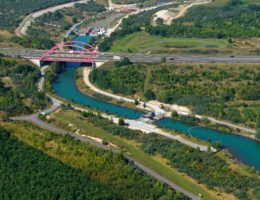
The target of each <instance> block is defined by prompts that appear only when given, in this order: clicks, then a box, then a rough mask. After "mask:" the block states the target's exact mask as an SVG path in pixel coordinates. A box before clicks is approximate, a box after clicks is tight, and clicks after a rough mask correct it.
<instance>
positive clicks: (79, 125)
mask: <svg viewBox="0 0 260 200" xmlns="http://www.w3.org/2000/svg"><path fill="white" fill-rule="evenodd" d="M51 121H52V122H53V123H55V124H56V125H58V126H60V127H62V128H66V129H68V128H69V126H68V125H69V124H70V125H73V129H74V130H76V129H79V130H80V134H86V135H89V136H93V137H98V138H101V139H103V140H105V141H107V142H111V143H113V144H115V145H117V146H118V147H119V148H120V150H122V151H124V152H125V153H127V154H128V155H129V156H131V157H133V158H135V159H136V160H137V161H139V162H141V163H143V164H144V165H146V166H149V168H151V169H153V170H155V171H156V172H158V173H159V174H161V175H162V176H164V177H166V178H168V179H169V180H172V181H173V182H175V183H177V184H179V185H180V186H182V187H183V188H185V189H187V190H188V191H191V192H193V193H194V194H199V193H200V194H203V197H204V198H203V199H218V198H220V199H229V198H230V197H231V196H228V195H227V194H223V193H221V192H216V191H214V192H213V191H210V192H209V191H207V189H206V188H205V186H203V185H201V184H198V183H196V182H195V181H194V180H193V179H191V178H189V177H187V176H186V175H184V174H183V173H179V172H178V171H177V170H175V169H174V168H172V167H170V166H169V165H167V164H166V163H167V162H165V159H160V156H156V157H155V158H152V157H151V156H148V155H147V154H146V153H144V152H143V151H141V150H140V149H139V148H138V144H136V142H135V141H130V140H126V139H123V138H120V137H118V136H114V135H112V134H109V133H108V132H105V131H104V130H102V129H100V128H98V127H95V126H93V124H91V123H90V122H88V121H87V120H84V119H83V118H82V117H80V114H79V113H77V112H75V111H60V112H58V113H55V114H54V115H53V116H52V117H51ZM217 193H218V195H219V196H218V195H217Z"/></svg>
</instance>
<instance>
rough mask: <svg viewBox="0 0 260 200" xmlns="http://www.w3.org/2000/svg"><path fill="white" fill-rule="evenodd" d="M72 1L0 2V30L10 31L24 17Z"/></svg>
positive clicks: (3, 0)
mask: <svg viewBox="0 0 260 200" xmlns="http://www.w3.org/2000/svg"><path fill="white" fill-rule="evenodd" d="M72 1H74V0H48V1H45V2H44V3H43V2H42V0H34V1H32V0H22V1H13V0H0V10H1V12H0V28H4V29H7V30H9V31H12V30H14V28H15V27H16V26H17V25H18V24H19V23H20V22H21V21H22V19H23V18H24V16H26V15H28V14H30V13H32V12H34V11H37V10H42V9H44V8H47V7H50V6H54V5H58V4H61V3H67V2H72Z"/></svg>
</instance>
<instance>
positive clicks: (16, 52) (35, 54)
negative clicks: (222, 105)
mask: <svg viewBox="0 0 260 200" xmlns="http://www.w3.org/2000/svg"><path fill="white" fill-rule="evenodd" d="M45 52H46V51H45V50H37V49H10V48H1V49H0V54H3V55H5V56H11V57H23V58H28V59H39V58H40V57H41V56H42V55H43V54H44V53H45ZM62 54H63V53H62ZM63 55H65V56H63V57H62V58H65V59H67V60H71V59H73V58H77V59H80V57H78V56H76V55H73V54H68V53H64V54H63ZM114 56H119V57H121V58H123V57H128V58H129V59H130V60H132V61H133V62H144V63H153V62H160V61H161V59H162V57H166V62H168V63H174V62H179V63H193V62H201V63H260V56H214V55H199V56H196V55H174V54H142V53H100V54H99V56H98V57H97V58H95V59H94V60H95V61H97V62H103V61H115V59H114ZM53 58H54V57H53ZM55 58H61V57H58V55H57V56H55Z"/></svg>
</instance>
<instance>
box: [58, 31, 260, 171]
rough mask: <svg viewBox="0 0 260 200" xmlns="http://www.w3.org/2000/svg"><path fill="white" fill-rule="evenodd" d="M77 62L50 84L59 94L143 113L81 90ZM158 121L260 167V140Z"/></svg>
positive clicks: (119, 111)
mask: <svg viewBox="0 0 260 200" xmlns="http://www.w3.org/2000/svg"><path fill="white" fill-rule="evenodd" d="M77 40H79V41H88V40H89V38H88V36H83V37H79V38H78V39H77ZM79 66H80V64H79V63H69V64H68V66H67V69H66V70H65V71H64V72H63V73H61V74H60V75H59V77H58V78H57V79H56V81H55V82H54V84H53V88H54V91H55V92H56V93H57V94H58V95H59V96H61V97H63V98H65V99H68V100H71V101H73V102H75V103H79V104H82V105H86V106H89V107H93V108H96V109H98V110H100V111H103V112H110V113H112V114H116V115H118V116H121V117H127V118H130V119H138V118H139V117H140V116H142V115H143V114H144V113H142V112H139V111H136V110H133V109H130V108H126V107H122V106H118V105H115V104H111V103H107V102H103V101H100V100H97V99H95V98H92V97H89V96H87V95H85V94H83V93H82V92H80V91H79V90H78V89H77V87H76V84H75V73H76V68H77V67H79ZM157 124H158V126H160V127H165V128H169V129H172V130H175V131H178V132H182V133H184V134H188V135H191V136H193V137H196V138H198V139H201V140H205V141H208V140H210V141H212V142H216V141H219V142H221V144H222V145H223V147H224V148H226V149H228V150H229V151H230V152H231V153H232V154H233V156H234V157H236V158H237V159H238V160H240V161H242V162H243V163H246V164H248V165H250V166H253V167H255V168H256V169H258V170H260V142H257V141H254V140H251V139H248V138H246V137H242V136H237V135H234V134H229V133H224V132H221V131H217V130H213V129H209V128H204V127H194V126H192V125H190V124H186V123H183V122H179V121H175V120H172V119H169V118H164V119H161V120H160V121H159V122H158V123H157Z"/></svg>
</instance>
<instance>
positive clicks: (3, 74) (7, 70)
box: [0, 58, 48, 115]
mask: <svg viewBox="0 0 260 200" xmlns="http://www.w3.org/2000/svg"><path fill="white" fill-rule="evenodd" d="M39 78H40V70H39V69H37V68H36V67H34V66H32V65H30V64H28V62H26V61H23V62H22V61H21V60H18V59H16V60H15V59H9V58H0V111H3V112H5V113H6V114H8V115H18V114H21V113H28V112H32V111H33V110H38V109H42V108H44V107H45V106H46V105H47V103H48V100H47V97H46V96H45V95H44V94H43V93H41V92H39V91H38V89H37V85H36V83H37V80H38V79H39Z"/></svg>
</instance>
